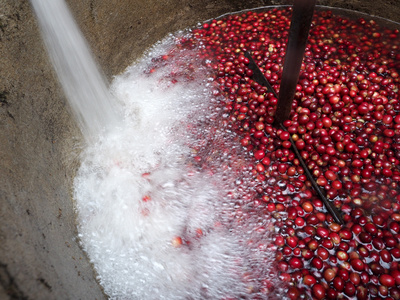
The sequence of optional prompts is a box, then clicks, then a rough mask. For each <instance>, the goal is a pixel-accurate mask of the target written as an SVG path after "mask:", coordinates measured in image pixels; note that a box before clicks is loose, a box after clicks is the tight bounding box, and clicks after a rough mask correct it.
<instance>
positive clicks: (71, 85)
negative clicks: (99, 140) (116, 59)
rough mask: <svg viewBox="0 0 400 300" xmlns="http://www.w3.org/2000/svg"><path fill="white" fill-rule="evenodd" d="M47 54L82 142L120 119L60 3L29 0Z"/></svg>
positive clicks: (95, 66)
mask: <svg viewBox="0 0 400 300" xmlns="http://www.w3.org/2000/svg"><path fill="white" fill-rule="evenodd" d="M31 3H32V6H33V8H34V11H35V13H36V15H37V17H38V21H39V24H40V28H41V32H42V36H43V39H44V41H45V43H46V48H47V51H48V54H49V56H50V58H51V61H52V63H53V66H54V69H55V70H56V72H57V76H58V79H59V81H60V83H61V85H62V87H63V90H64V92H65V94H66V96H67V98H68V102H69V104H70V106H71V109H72V112H73V114H74V116H75V118H76V120H77V122H78V124H79V127H80V129H81V130H82V133H83V136H84V138H85V139H86V140H94V139H96V137H97V136H98V135H99V134H100V133H101V132H102V131H103V130H104V129H107V128H111V127H113V126H115V125H116V124H117V122H118V119H119V118H120V116H119V112H118V108H117V106H116V101H115V99H113V97H112V96H111V94H110V92H109V90H108V87H107V84H106V81H105V79H104V77H103V75H102V73H101V72H100V71H99V69H98V67H97V65H96V63H95V61H94V59H93V57H92V54H91V52H90V50H89V47H88V45H87V43H86V41H85V40H84V38H83V36H82V34H81V32H80V30H79V28H78V26H77V25H76V23H75V21H74V19H73V17H72V15H71V13H70V11H69V9H68V7H67V5H66V4H65V2H64V1H63V0H31Z"/></svg>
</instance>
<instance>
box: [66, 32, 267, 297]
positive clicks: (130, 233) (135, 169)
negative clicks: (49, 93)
mask: <svg viewBox="0 0 400 300" xmlns="http://www.w3.org/2000/svg"><path fill="white" fill-rule="evenodd" d="M173 49H175V50H173ZM172 50H173V53H170V52H171V51H172ZM164 53H169V57H168V58H167V60H166V61H165V63H164V62H163V60H162V59H161V60H160V61H159V62H158V63H155V65H156V66H157V68H155V71H154V72H152V73H149V72H148V71H149V68H151V67H149V66H150V65H152V59H153V61H154V58H157V57H159V56H160V55H161V54H164ZM182 59H184V60H187V62H188V63H189V62H191V63H194V64H195V65H194V70H191V71H190V72H191V75H193V76H194V77H195V80H189V79H186V75H185V72H186V71H187V70H186V69H185V68H186V67H187V64H186V65H185V66H183V67H182V66H180V63H179V62H181V61H182ZM208 71H209V70H208V68H207V67H206V66H204V62H203V61H202V59H200V58H199V57H198V49H196V48H195V49H192V50H187V49H186V50H177V49H176V47H175V38H174V37H172V36H171V37H169V38H167V39H166V40H165V41H163V43H160V44H158V45H157V46H156V47H154V48H153V49H152V51H151V52H150V53H149V54H148V55H147V56H145V57H144V59H143V60H142V61H140V62H138V63H137V64H135V65H133V66H132V67H130V68H129V69H128V70H127V71H126V72H125V73H124V74H123V75H121V76H118V77H116V78H115V80H114V83H113V85H112V92H113V93H114V95H115V96H116V97H117V98H118V99H119V100H120V102H121V103H120V104H121V105H122V106H123V110H124V111H125V120H124V121H123V125H122V126H121V127H119V128H116V129H115V130H114V131H113V132H111V133H108V134H107V135H106V136H103V137H101V139H100V140H99V141H98V142H97V143H96V144H94V145H92V146H90V147H88V148H87V149H86V150H85V151H84V153H83V159H82V165H81V167H80V169H79V171H78V174H77V176H76V178H75V183H74V197H75V200H76V210H77V215H78V224H79V225H78V227H79V236H80V238H81V241H82V245H83V248H84V249H85V251H86V252H87V254H88V256H89V258H90V260H91V261H92V262H93V264H94V267H95V269H96V271H97V273H98V278H99V281H100V283H101V284H102V286H103V287H104V290H105V292H106V293H107V294H108V295H109V296H110V298H111V299H140V300H144V299H169V300H170V299H223V298H224V297H227V296H231V297H240V296H243V297H248V298H250V294H249V293H248V292H249V288H250V286H253V287H255V286H256V285H257V283H256V281H257V280H256V279H255V278H252V277H251V276H250V277H249V278H248V279H247V281H246V280H243V275H244V274H246V273H249V272H251V271H252V270H253V269H254V270H258V271H257V272H259V274H261V275H266V274H269V272H270V270H269V266H270V264H271V262H272V261H273V253H271V252H268V251H267V252H265V251H259V250H258V251H257V249H258V248H257V247H258V244H257V243H261V242H264V243H265V242H266V243H267V244H268V237H269V234H268V232H266V233H264V234H260V233H256V232H255V231H254V228H255V227H256V226H255V224H256V225H258V226H268V224H269V221H268V219H267V218H266V217H265V216H264V218H263V217H260V216H257V215H254V217H251V216H250V217H249V218H248V220H249V223H248V224H247V225H246V224H245V223H244V222H241V221H240V220H239V218H238V217H237V216H236V215H235V207H237V206H238V205H239V206H240V205H243V203H241V204H240V203H239V202H240V201H242V200H241V199H240V195H241V194H242V192H240V191H239V190H238V188H237V185H235V181H236V179H237V176H239V179H242V181H244V182H247V181H251V180H250V179H249V178H250V177H249V178H245V177H246V176H247V175H246V173H245V172H242V171H238V170H239V169H235V168H234V167H232V166H230V155H232V153H233V155H236V154H237V153H238V152H240V149H236V147H235V145H236V144H235V142H233V139H235V135H234V134H233V133H229V131H228V130H227V128H225V127H224V126H223V125H222V122H220V121H218V120H214V119H216V117H218V116H219V117H220V115H221V114H220V113H218V112H216V110H215V109H211V110H210V107H215V103H216V101H217V99H214V98H213V97H212V85H211V84H210V80H209V78H208V76H209V72H208ZM179 73H182V74H181V75H172V77H173V78H174V79H175V80H177V82H175V81H173V80H172V77H171V74H179ZM215 128H216V130H215ZM203 144H207V147H206V148H205V147H203V148H202V149H200V152H201V151H202V152H201V153H202V155H201V156H202V158H203V159H204V160H207V163H206V165H207V166H206V167H205V168H200V167H199V166H198V165H196V162H195V160H194V159H193V157H194V156H195V155H196V153H195V152H196V151H197V150H199V149H197V150H195V149H194V148H196V146H200V145H203ZM221 147H222V148H221ZM221 149H225V150H224V151H225V152H224V151H222V150H221ZM204 153H206V154H204ZM243 158H244V159H245V158H246V157H245V154H243ZM248 188H249V190H251V186H249V187H248ZM228 193H231V194H234V195H236V196H234V197H232V196H230V197H229V196H228ZM143 199H145V200H147V199H150V200H148V201H144V200H143ZM238 203H239V204H238ZM235 224H236V225H235ZM198 229H201V230H202V232H203V235H201V236H197V234H198ZM176 237H181V238H182V239H183V245H181V246H180V247H174V245H173V241H174V239H175V238H176ZM250 239H253V242H254V244H255V246H253V247H252V246H249V245H248V242H249V240H250ZM188 241H189V242H190V244H187V243H186V242H188ZM260 266H262V268H260ZM257 288H258V287H257ZM254 295H258V296H259V297H261V296H260V294H259V293H254Z"/></svg>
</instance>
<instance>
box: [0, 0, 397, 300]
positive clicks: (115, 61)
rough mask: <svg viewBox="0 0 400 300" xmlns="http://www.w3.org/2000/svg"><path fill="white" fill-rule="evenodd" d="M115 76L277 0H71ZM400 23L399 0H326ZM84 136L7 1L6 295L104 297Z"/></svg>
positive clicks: (1, 106)
mask: <svg viewBox="0 0 400 300" xmlns="http://www.w3.org/2000/svg"><path fill="white" fill-rule="evenodd" d="M67 2H68V4H69V5H70V7H71V9H72V11H73V14H74V15H75V17H76V19H77V21H78V23H79V25H80V27H81V29H82V31H83V33H84V35H85V37H86V38H87V39H88V41H89V44H90V45H91V47H92V50H93V52H94V55H95V57H96V59H97V61H98V62H99V64H100V65H101V67H102V68H103V70H104V72H105V74H106V76H107V77H108V79H110V80H111V79H112V76H113V75H115V74H118V73H120V72H122V71H123V70H124V69H125V68H126V67H127V66H128V65H130V64H131V63H132V62H133V61H134V60H135V59H136V58H137V57H139V56H140V55H141V54H142V53H143V51H144V50H145V49H146V48H147V47H149V46H150V45H152V44H153V43H154V42H156V41H158V40H159V39H161V38H163V37H164V36H165V35H166V34H168V33H170V32H174V31H176V30H178V29H183V28H185V27H188V26H194V25H195V24H197V22H200V21H203V20H207V19H209V18H213V17H217V16H219V15H221V14H223V13H226V12H231V11H237V10H241V9H245V8H252V7H258V6H265V5H271V4H290V3H291V1H284V0H282V1H274V0H264V1H263V0H248V1H238V0H219V1H217V0H161V1H160V0H146V1H143V0H118V1H106V0H69V1H67ZM317 3H318V4H321V5H331V6H339V7H345V8H350V9H355V10H359V11H363V12H366V13H369V14H374V15H379V16H383V17H386V18H390V19H393V20H396V21H400V8H399V7H398V5H397V1H390V0H386V1H383V0H380V1H379V0H368V1H367V0H364V1H359V0H341V1H340V0H326V1H323V0H321V1H317ZM80 142H81V135H80V132H79V130H78V128H77V127H76V125H75V123H74V120H72V119H71V116H70V114H69V111H68V107H67V104H66V101H65V97H64V95H63V93H62V91H61V89H60V86H59V85H58V82H57V80H56V78H55V74H54V72H53V70H52V67H51V65H50V63H49V61H48V58H47V56H46V52H45V49H44V47H43V43H42V40H41V37H40V33H39V31H38V27H37V23H36V20H35V16H34V15H33V14H32V10H31V7H30V3H29V1H27V0H0V299H105V298H106V296H105V295H104V294H103V292H102V289H101V287H100V286H99V285H98V283H97V282H96V280H95V277H96V275H95V273H94V271H93V269H92V266H91V265H90V263H89V261H88V259H87V257H86V256H85V254H84V253H83V252H82V250H81V249H80V247H79V243H78V240H77V238H76V225H75V217H74V211H73V203H72V199H71V183H72V179H73V176H74V172H75V171H76V168H77V165H78V159H77V158H78V155H79V151H80V145H81V143H80Z"/></svg>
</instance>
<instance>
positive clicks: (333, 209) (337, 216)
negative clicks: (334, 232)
mask: <svg viewBox="0 0 400 300" xmlns="http://www.w3.org/2000/svg"><path fill="white" fill-rule="evenodd" d="M280 127H281V128H282V129H283V130H285V131H286V128H285V127H284V126H283V125H282V123H281V124H280ZM289 140H290V143H291V144H292V148H293V150H294V153H295V154H296V156H297V158H298V159H299V161H300V164H301V166H302V167H303V169H304V171H305V172H306V175H307V178H308V180H310V182H311V185H312V186H313V188H314V190H315V191H316V192H317V194H318V195H319V197H320V198H321V200H322V202H323V203H324V204H325V207H326V209H327V210H328V212H329V213H330V214H331V215H332V217H333V219H334V220H335V222H336V223H338V224H340V225H342V224H344V221H343V218H342V215H341V214H340V213H339V211H338V210H337V208H336V207H335V206H334V205H333V203H332V202H331V201H329V200H328V199H327V198H326V197H325V195H324V193H323V192H322V190H321V188H320V187H319V186H318V184H317V182H316V181H315V180H314V177H313V176H312V174H311V172H310V170H309V169H308V167H307V165H306V163H305V162H304V160H303V158H302V157H301V155H300V152H299V150H298V149H297V147H296V144H295V142H294V141H293V139H292V137H291V136H290V135H289Z"/></svg>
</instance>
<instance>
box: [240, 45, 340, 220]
mask: <svg viewBox="0 0 400 300" xmlns="http://www.w3.org/2000/svg"><path fill="white" fill-rule="evenodd" d="M244 55H245V56H246V57H247V58H248V59H249V68H250V69H251V70H252V71H253V79H254V80H255V81H256V82H257V83H258V84H261V85H263V86H265V87H266V88H267V89H268V91H269V92H271V93H273V94H274V95H275V97H277V96H276V93H275V90H274V88H273V87H272V86H271V85H270V84H269V82H268V80H267V79H266V78H265V76H264V74H263V73H262V72H261V70H260V69H259V67H258V65H257V63H256V62H255V61H254V59H253V57H252V56H251V55H250V53H248V52H247V51H246V52H245V53H244ZM279 126H280V127H281V128H282V129H283V130H286V128H285V127H284V126H283V125H282V123H279ZM289 140H290V143H291V144H292V148H293V150H294V153H295V154H296V156H297V158H298V159H299V161H300V164H301V166H302V167H303V169H304V171H305V173H306V175H307V178H308V180H309V181H310V182H311V185H312V186H313V188H314V190H315V191H316V192H317V194H318V195H319V197H320V198H321V200H322V202H323V203H324V205H325V207H326V209H327V210H328V212H329V213H330V214H331V215H332V217H333V219H334V220H335V222H336V223H338V224H343V223H344V222H343V218H342V216H341V214H340V212H339V211H338V210H337V209H336V207H335V206H334V205H333V203H332V202H331V201H329V200H328V199H327V198H326V197H325V195H324V193H323V192H322V190H321V188H320V187H319V186H318V184H317V182H316V181H315V180H314V177H313V176H312V174H311V172H310V170H309V169H308V167H307V165H306V163H305V162H304V160H303V158H302V157H301V155H300V152H299V150H298V149H297V147H296V143H295V142H294V141H293V139H292V137H291V136H289Z"/></svg>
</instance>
